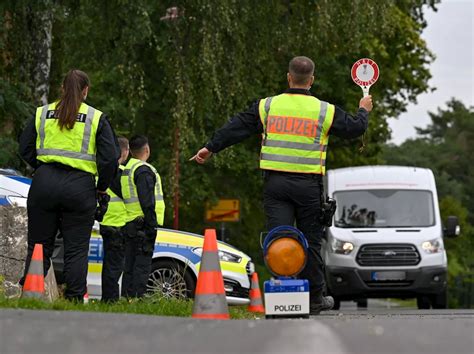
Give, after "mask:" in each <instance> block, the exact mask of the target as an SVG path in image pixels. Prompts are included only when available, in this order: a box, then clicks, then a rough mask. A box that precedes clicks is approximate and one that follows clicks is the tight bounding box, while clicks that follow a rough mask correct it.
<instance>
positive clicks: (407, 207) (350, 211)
mask: <svg viewBox="0 0 474 354" xmlns="http://www.w3.org/2000/svg"><path fill="white" fill-rule="evenodd" d="M334 199H336V201H337V210H336V214H335V226H336V227H345V228H357V227H364V228H366V227H373V228H378V227H422V226H432V225H434V210H433V195H432V194H431V192H430V191H420V190H395V189H379V190H364V191H344V192H335V193H334Z"/></svg>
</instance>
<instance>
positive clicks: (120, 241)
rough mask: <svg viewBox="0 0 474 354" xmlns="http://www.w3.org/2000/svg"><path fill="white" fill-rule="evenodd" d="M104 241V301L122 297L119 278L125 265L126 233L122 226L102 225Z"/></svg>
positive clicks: (101, 230) (101, 231) (101, 232)
mask: <svg viewBox="0 0 474 354" xmlns="http://www.w3.org/2000/svg"><path fill="white" fill-rule="evenodd" d="M100 235H101V236H102V240H103V241H104V260H103V262H102V301H117V300H118V299H119V298H120V291H119V282H118V281H119V279H120V276H121V275H122V272H123V269H124V265H125V233H124V232H123V230H122V228H121V227H114V226H105V225H100Z"/></svg>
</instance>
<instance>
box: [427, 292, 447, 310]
mask: <svg viewBox="0 0 474 354" xmlns="http://www.w3.org/2000/svg"><path fill="white" fill-rule="evenodd" d="M431 306H433V308H434V309H446V308H448V294H447V291H446V290H443V291H442V292H440V293H439V294H436V295H433V296H432V297H431Z"/></svg>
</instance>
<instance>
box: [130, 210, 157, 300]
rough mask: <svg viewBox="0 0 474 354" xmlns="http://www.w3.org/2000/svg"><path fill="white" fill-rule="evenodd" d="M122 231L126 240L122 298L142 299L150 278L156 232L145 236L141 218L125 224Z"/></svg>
mask: <svg viewBox="0 0 474 354" xmlns="http://www.w3.org/2000/svg"><path fill="white" fill-rule="evenodd" d="M124 230H125V232H126V238H125V268H124V273H123V278H122V296H125V297H129V298H130V297H143V295H145V292H146V286H147V283H148V278H149V276H150V271H151V261H152V258H153V250H154V247H155V239H156V232H155V233H154V234H153V235H147V234H146V233H145V231H144V230H143V219H141V218H138V219H135V220H133V221H131V222H129V223H127V225H125V226H124Z"/></svg>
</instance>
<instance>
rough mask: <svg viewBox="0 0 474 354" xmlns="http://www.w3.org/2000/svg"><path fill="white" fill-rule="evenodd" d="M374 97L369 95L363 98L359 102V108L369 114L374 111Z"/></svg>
mask: <svg viewBox="0 0 474 354" xmlns="http://www.w3.org/2000/svg"><path fill="white" fill-rule="evenodd" d="M372 107H373V106H372V96H371V95H368V96H367V97H363V98H361V100H360V102H359V108H363V109H365V110H366V111H367V112H370V111H371V110H372Z"/></svg>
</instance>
